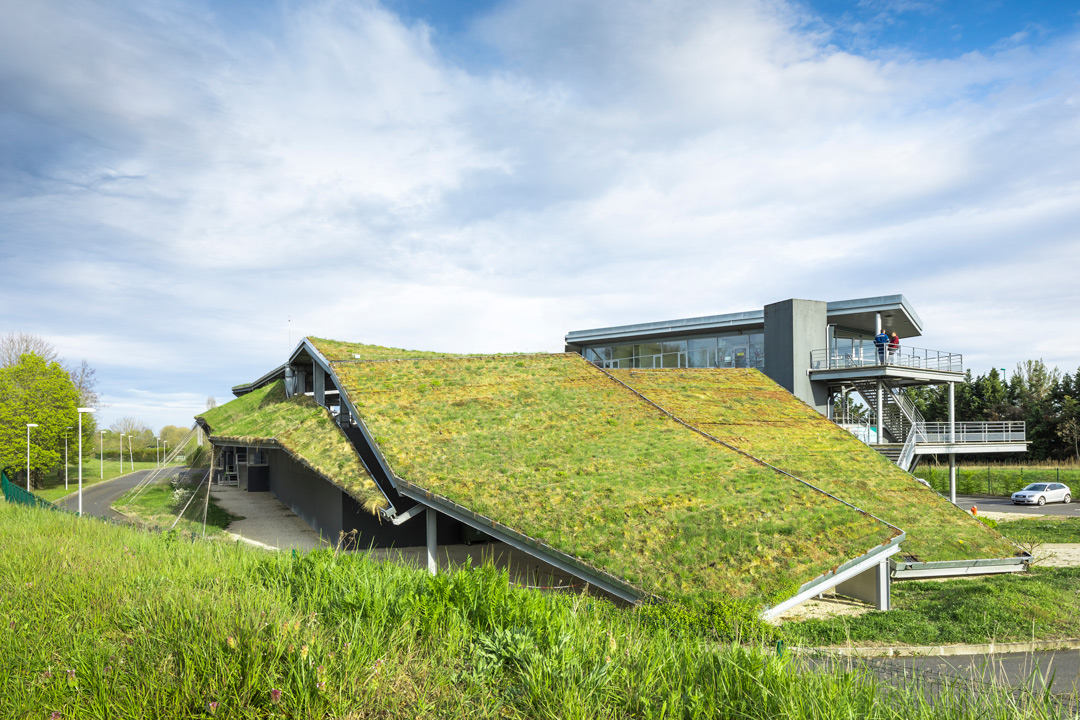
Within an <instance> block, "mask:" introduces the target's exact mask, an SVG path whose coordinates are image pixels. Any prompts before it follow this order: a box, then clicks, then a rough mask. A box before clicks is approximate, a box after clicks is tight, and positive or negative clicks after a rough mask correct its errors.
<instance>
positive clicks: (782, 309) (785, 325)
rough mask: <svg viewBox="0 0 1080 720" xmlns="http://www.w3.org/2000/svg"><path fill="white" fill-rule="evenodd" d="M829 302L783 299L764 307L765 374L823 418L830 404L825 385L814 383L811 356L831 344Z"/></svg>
mask: <svg viewBox="0 0 1080 720" xmlns="http://www.w3.org/2000/svg"><path fill="white" fill-rule="evenodd" d="M828 324H829V322H828V316H827V311H826V303H824V302H821V301H820V300H782V301H780V302H777V303H772V304H771V305H766V306H765V374H766V375H768V376H769V377H770V378H772V379H773V380H775V381H776V382H777V383H779V384H780V385H782V386H783V387H785V388H787V389H788V390H789V391H791V393H792V394H793V395H794V396H795V397H797V398H799V399H800V400H802V401H803V402H805V403H806V404H807V405H810V406H811V407H813V408H814V409H815V410H817V411H818V412H820V413H821V414H822V415H824V414H826V412H827V411H828V405H829V396H828V388H827V387H826V385H825V383H812V382H810V377H809V376H808V375H807V371H808V370H809V369H810V353H811V351H813V350H820V349H822V348H825V347H826V346H827V343H828V339H827V338H826V335H825V334H826V330H827V328H828Z"/></svg>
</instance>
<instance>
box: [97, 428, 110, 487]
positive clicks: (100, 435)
mask: <svg viewBox="0 0 1080 720" xmlns="http://www.w3.org/2000/svg"><path fill="white" fill-rule="evenodd" d="M107 432H109V431H108V430H98V450H99V451H100V453H101V460H100V462H98V469H99V470H100V471H101V479H102V480H104V479H105V433H107Z"/></svg>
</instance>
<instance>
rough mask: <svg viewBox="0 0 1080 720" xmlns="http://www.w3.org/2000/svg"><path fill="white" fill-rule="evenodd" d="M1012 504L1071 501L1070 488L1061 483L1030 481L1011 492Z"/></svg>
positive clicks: (1042, 503) (1043, 503)
mask: <svg viewBox="0 0 1080 720" xmlns="http://www.w3.org/2000/svg"><path fill="white" fill-rule="evenodd" d="M1012 501H1013V505H1045V504H1046V503H1048V502H1063V503H1071V502H1072V490H1070V489H1069V486H1068V485H1062V484H1061V483H1031V484H1030V485H1028V486H1027V487H1026V488H1024V489H1023V490H1020V491H1019V492H1014V493H1013V494H1012Z"/></svg>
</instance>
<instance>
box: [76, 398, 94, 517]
mask: <svg viewBox="0 0 1080 720" xmlns="http://www.w3.org/2000/svg"><path fill="white" fill-rule="evenodd" d="M78 410H79V517H82V416H83V413H92V412H96V411H95V410H94V408H78Z"/></svg>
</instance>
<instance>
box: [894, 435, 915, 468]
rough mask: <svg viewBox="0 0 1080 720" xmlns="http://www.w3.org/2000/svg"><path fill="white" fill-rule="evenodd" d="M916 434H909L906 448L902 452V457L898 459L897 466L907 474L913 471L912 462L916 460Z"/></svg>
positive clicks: (905, 443) (905, 444)
mask: <svg viewBox="0 0 1080 720" xmlns="http://www.w3.org/2000/svg"><path fill="white" fill-rule="evenodd" d="M915 436H916V433H913V432H909V433H908V436H907V440H905V441H904V447H903V448H902V449H901V450H900V457H898V458H896V464H897V466H899V468H900V469H901V470H904V471H905V472H906V471H908V470H910V469H911V461H912V460H913V459H914V458H915Z"/></svg>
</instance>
